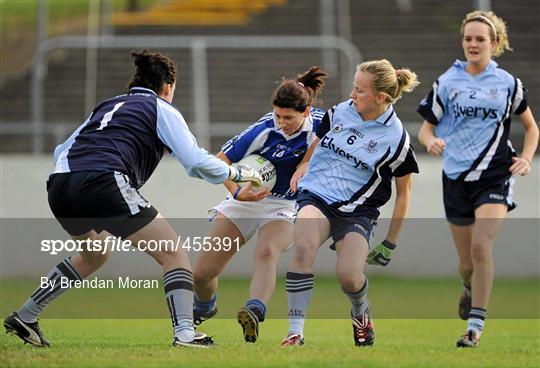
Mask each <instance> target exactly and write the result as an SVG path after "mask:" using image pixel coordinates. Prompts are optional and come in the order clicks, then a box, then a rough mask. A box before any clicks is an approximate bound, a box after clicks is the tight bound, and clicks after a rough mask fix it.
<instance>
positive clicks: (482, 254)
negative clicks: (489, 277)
mask: <svg viewBox="0 0 540 368" xmlns="http://www.w3.org/2000/svg"><path fill="white" fill-rule="evenodd" d="M471 258H472V261H473V264H486V263H488V262H490V261H491V243H490V241H489V240H488V239H473V241H472V243H471Z"/></svg>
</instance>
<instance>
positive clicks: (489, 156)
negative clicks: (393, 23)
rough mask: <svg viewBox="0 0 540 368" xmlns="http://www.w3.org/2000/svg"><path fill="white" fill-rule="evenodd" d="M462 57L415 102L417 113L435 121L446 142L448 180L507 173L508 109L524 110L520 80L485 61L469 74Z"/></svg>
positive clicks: (509, 148) (509, 153) (509, 160)
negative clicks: (474, 72) (476, 70)
mask: <svg viewBox="0 0 540 368" xmlns="http://www.w3.org/2000/svg"><path fill="white" fill-rule="evenodd" d="M466 66H467V63H466V62H463V61H460V60H456V62H455V63H454V64H453V65H452V66H451V67H450V69H448V70H447V71H446V72H445V73H444V74H443V75H441V76H440V77H439V78H438V79H437V81H435V83H433V89H432V90H431V92H429V94H428V95H427V96H426V97H425V98H424V99H423V100H422V101H421V103H420V106H419V107H418V112H419V113H420V115H422V117H423V118H424V119H425V120H426V121H427V122H429V123H431V124H433V125H436V128H435V135H436V136H437V137H439V138H442V139H444V140H445V142H446V148H445V150H444V152H443V159H444V166H443V170H444V174H445V175H446V176H447V177H448V178H450V179H452V180H460V181H477V180H480V179H488V178H493V177H505V176H508V175H509V173H508V168H509V167H510V165H511V164H512V156H513V155H515V151H514V149H513V148H512V144H511V143H510V141H509V140H508V136H509V133H510V120H511V117H510V114H511V113H515V114H517V115H520V114H522V113H523V112H524V111H525V110H526V109H527V96H526V89H525V88H524V87H523V84H522V83H521V81H520V80H519V79H518V78H516V77H514V76H512V75H511V74H509V73H508V72H506V71H505V70H503V69H501V68H499V67H498V66H497V63H496V62H494V61H491V62H490V63H489V64H488V65H487V67H486V68H485V70H484V71H483V72H482V73H480V74H478V75H476V76H472V75H471V74H469V73H468V72H467V71H466V70H465V67H466Z"/></svg>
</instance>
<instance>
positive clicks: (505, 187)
mask: <svg viewBox="0 0 540 368" xmlns="http://www.w3.org/2000/svg"><path fill="white" fill-rule="evenodd" d="M513 184H514V177H512V176H506V177H503V178H488V179H480V180H477V181H461V180H453V179H450V178H448V177H447V176H446V175H445V174H444V172H443V197H444V200H443V201H444V211H445V213H446V218H447V220H448V222H450V223H451V224H454V225H457V226H468V225H471V224H473V223H474V210H475V209H477V208H478V207H480V206H481V205H483V204H486V203H496V204H497V203H500V204H505V205H507V206H508V211H511V210H513V209H514V208H515V207H516V204H515V203H514V201H513V200H512V193H513V191H512V186H513Z"/></svg>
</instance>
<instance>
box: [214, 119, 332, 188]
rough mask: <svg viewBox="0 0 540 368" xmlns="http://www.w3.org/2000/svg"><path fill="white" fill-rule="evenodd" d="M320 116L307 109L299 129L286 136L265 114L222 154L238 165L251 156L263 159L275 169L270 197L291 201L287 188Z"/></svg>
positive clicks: (228, 145) (226, 146)
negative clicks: (256, 155)
mask: <svg viewBox="0 0 540 368" xmlns="http://www.w3.org/2000/svg"><path fill="white" fill-rule="evenodd" d="M323 116H324V111H323V110H320V109H316V108H311V111H310V115H309V116H308V117H306V118H305V119H304V123H303V125H302V128H301V129H300V130H299V131H298V132H296V133H295V134H293V135H291V136H289V135H287V134H285V133H284V132H283V131H282V130H281V128H280V127H279V125H278V123H277V120H276V118H275V116H274V113H273V112H269V113H268V114H266V115H264V116H263V117H262V118H260V119H259V121H257V122H256V123H255V124H253V125H251V126H250V127H249V128H247V129H246V130H244V131H243V132H242V133H240V134H238V135H236V136H235V137H233V138H232V139H230V140H229V141H228V142H227V143H225V145H224V146H223V148H222V151H223V152H224V153H225V155H226V156H227V157H228V158H229V160H231V161H232V162H238V161H240V160H241V159H242V158H244V157H245V156H248V155H250V154H252V153H255V154H259V155H261V156H263V157H264V158H266V159H267V160H269V161H270V162H272V164H274V166H275V168H276V185H275V186H274V188H273V189H272V195H273V196H274V197H280V198H285V199H295V198H296V193H291V188H290V181H291V178H292V176H293V174H294V172H295V171H296V167H297V166H298V164H299V163H300V162H301V161H302V159H303V158H304V155H305V153H306V151H307V149H308V147H309V145H310V144H311V143H312V142H313V140H315V138H316V131H317V129H318V127H319V123H320V121H321V119H322V117H323Z"/></svg>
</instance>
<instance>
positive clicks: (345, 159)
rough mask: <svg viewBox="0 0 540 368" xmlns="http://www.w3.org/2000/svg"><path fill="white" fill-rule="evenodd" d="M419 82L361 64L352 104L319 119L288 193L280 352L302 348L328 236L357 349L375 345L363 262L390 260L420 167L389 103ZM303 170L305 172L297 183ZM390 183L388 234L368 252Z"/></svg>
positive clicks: (404, 73)
mask: <svg viewBox="0 0 540 368" xmlns="http://www.w3.org/2000/svg"><path fill="white" fill-rule="evenodd" d="M417 84H418V81H417V79H416V74H414V73H413V72H411V71H410V70H409V69H397V70H396V69H394V67H393V66H392V64H390V62H388V61H387V60H376V61H369V62H365V63H362V64H360V65H358V67H357V72H356V74H355V76H354V81H353V85H354V86H353V90H352V92H351V94H350V97H351V99H349V100H347V101H344V102H342V103H340V104H338V105H336V106H334V107H333V108H332V109H330V110H329V111H328V112H327V113H326V114H325V115H324V118H323V120H322V122H321V125H320V126H319V129H318V130H317V137H318V140H317V141H316V142H315V143H314V146H313V147H315V148H314V151H313V156H312V157H311V158H310V159H309V162H308V164H302V165H301V167H299V170H298V171H299V172H300V174H298V173H297V174H295V176H294V178H293V182H291V188H293V189H295V188H296V187H297V186H298V191H299V194H298V198H297V207H298V208H299V212H298V215H297V218H296V222H295V225H294V242H295V246H294V248H293V250H294V254H293V256H292V259H291V262H290V264H289V267H288V272H287V276H286V290H287V302H288V310H289V333H288V335H287V337H286V338H285V339H284V340H283V342H282V346H292V345H303V344H304V337H303V334H304V333H303V330H304V321H305V318H306V315H307V309H308V305H309V302H310V299H311V295H312V291H313V284H314V282H313V281H314V277H313V263H314V262H315V257H316V255H317V251H318V250H319V248H320V246H321V245H322V244H323V243H324V242H325V241H326V240H327V239H328V238H329V237H332V239H333V241H334V244H333V245H332V248H333V249H335V250H336V253H337V262H336V275H337V278H338V280H339V283H340V285H341V290H342V291H343V293H344V294H345V295H347V297H348V298H349V299H350V301H351V303H352V308H351V317H352V325H353V337H354V342H355V345H357V346H366V345H373V343H374V338H375V332H374V328H373V323H372V320H371V312H370V306H369V302H368V300H367V292H368V280H367V277H366V276H365V275H364V264H365V263H366V260H367V262H368V263H369V264H380V265H383V266H385V265H387V264H388V263H389V262H390V259H391V257H392V253H393V252H394V250H395V248H396V244H397V241H398V235H399V231H400V229H401V225H402V222H403V218H404V217H405V216H406V214H407V209H408V207H409V198H410V190H411V185H412V177H411V175H410V174H411V173H415V172H418V165H417V163H416V158H415V155H414V151H413V148H412V146H411V144H410V139H409V134H408V133H407V131H406V130H405V128H404V127H403V125H402V123H401V121H400V120H399V118H398V117H397V115H396V113H395V111H394V108H393V104H394V103H395V102H396V101H397V100H398V99H399V98H400V97H401V95H402V93H403V92H404V91H405V92H409V91H412V90H413V89H414V87H415V86H416V85H417ZM317 142H318V143H317ZM315 144H316V146H315ZM311 149H312V147H310V152H311ZM309 155H310V153H309V152H308V155H307V157H309ZM306 165H308V169H307V173H306V174H305V176H303V178H302V179H301V180H300V182H299V183H298V184H297V183H296V181H297V180H298V179H299V178H300V177H301V176H302V174H303V172H304V171H305V167H306ZM392 178H395V185H396V192H397V193H396V202H395V204H394V210H393V214H392V221H391V223H390V228H389V230H388V234H387V236H386V239H385V240H384V241H383V242H382V243H380V244H378V245H376V246H375V247H373V248H372V249H371V251H370V243H371V240H372V236H373V232H374V227H375V225H376V222H377V218H378V216H379V207H381V206H383V205H384V204H385V203H386V202H387V201H388V200H389V199H390V195H391V192H392Z"/></svg>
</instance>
